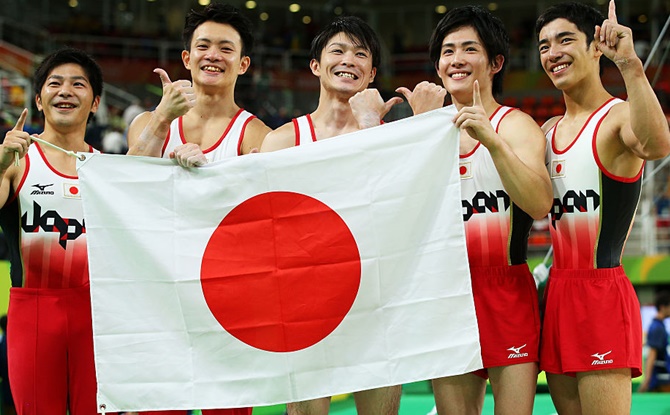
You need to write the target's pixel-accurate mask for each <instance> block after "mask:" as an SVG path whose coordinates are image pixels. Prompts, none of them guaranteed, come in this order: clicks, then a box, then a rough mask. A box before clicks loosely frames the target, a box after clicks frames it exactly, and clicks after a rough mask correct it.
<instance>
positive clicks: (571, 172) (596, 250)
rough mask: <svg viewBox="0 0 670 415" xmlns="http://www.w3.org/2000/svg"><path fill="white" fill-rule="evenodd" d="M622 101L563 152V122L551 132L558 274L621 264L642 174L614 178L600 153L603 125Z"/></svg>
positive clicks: (602, 111) (600, 112)
mask: <svg viewBox="0 0 670 415" xmlns="http://www.w3.org/2000/svg"><path fill="white" fill-rule="evenodd" d="M620 102H622V101H621V100H620V99H617V98H612V99H610V100H609V101H607V102H606V103H604V104H603V105H602V106H601V107H600V108H598V109H597V110H596V111H594V112H593V114H591V116H590V117H589V118H588V120H587V121H586V123H585V124H584V126H583V127H582V129H581V131H580V132H579V134H578V135H577V137H575V139H574V140H573V141H572V143H570V144H569V145H568V146H567V147H566V148H565V149H563V150H558V149H557V148H556V144H555V135H556V128H560V120H559V122H558V123H556V124H555V125H554V126H553V127H552V128H551V129H549V131H547V134H546V137H547V140H548V145H547V155H548V157H547V163H548V164H547V166H548V169H549V173H550V176H551V183H552V187H553V189H554V203H553V206H552V210H551V212H550V219H551V225H550V231H551V238H552V244H553V247H554V262H553V266H554V267H556V268H557V269H594V268H612V267H617V266H619V265H620V263H621V262H620V261H621V255H622V253H623V247H624V244H625V242H626V239H627V238H628V232H629V229H630V227H631V225H632V222H633V218H634V216H635V210H636V209H637V204H638V201H639V199H640V189H641V185H642V169H640V172H639V173H638V174H637V175H636V176H635V177H632V178H623V177H617V176H614V175H612V174H611V173H609V172H607V171H606V170H605V168H604V167H603V166H602V164H601V163H600V159H599V158H598V154H597V151H596V136H597V134H598V129H599V127H600V124H601V123H602V121H603V120H604V119H605V117H606V116H607V114H608V113H609V111H610V109H611V108H612V107H613V106H614V105H616V104H618V103H620ZM604 207H606V209H603V208H604Z"/></svg>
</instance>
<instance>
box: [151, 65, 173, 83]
mask: <svg viewBox="0 0 670 415" xmlns="http://www.w3.org/2000/svg"><path fill="white" fill-rule="evenodd" d="M154 73H157V74H158V76H159V77H160V78H161V84H162V85H163V86H165V85H169V84H171V83H172V81H170V77H169V76H168V74H167V72H165V70H164V69H161V68H156V69H154Z"/></svg>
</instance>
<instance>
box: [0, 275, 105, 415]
mask: <svg viewBox="0 0 670 415" xmlns="http://www.w3.org/2000/svg"><path fill="white" fill-rule="evenodd" d="M7 323H8V327H7V355H8V362H9V379H10V383H11V385H12V394H13V395H14V403H15V404H16V409H17V412H18V414H19V415H63V414H64V413H66V410H67V409H69V411H70V414H72V415H96V414H97V413H98V411H97V404H96V392H97V391H96V390H97V385H96V378H95V365H94V363H93V330H92V323H91V297H90V293H89V287H88V285H86V286H84V287H79V288H64V289H39V288H12V289H11V290H10V300H9V312H8V317H7Z"/></svg>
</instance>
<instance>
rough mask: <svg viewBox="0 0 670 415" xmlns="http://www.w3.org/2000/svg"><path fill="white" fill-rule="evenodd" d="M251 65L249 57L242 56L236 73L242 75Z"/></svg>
mask: <svg viewBox="0 0 670 415" xmlns="http://www.w3.org/2000/svg"><path fill="white" fill-rule="evenodd" d="M249 66H251V58H250V57H248V56H242V59H241V60H240V70H239V71H237V74H238V75H244V74H245V73H246V72H247V70H248V69H249Z"/></svg>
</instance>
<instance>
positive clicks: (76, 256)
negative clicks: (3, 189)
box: [2, 143, 99, 288]
mask: <svg viewBox="0 0 670 415" xmlns="http://www.w3.org/2000/svg"><path fill="white" fill-rule="evenodd" d="M90 151H91V152H96V153H99V152H98V151H97V150H94V149H93V148H90ZM25 163H26V168H25V173H24V176H23V178H22V181H21V183H20V184H19V186H18V189H17V191H16V193H15V194H14V196H12V197H11V198H10V199H9V200H8V201H7V204H6V205H5V206H4V207H3V208H2V215H6V214H8V215H19V216H20V225H19V228H18V229H16V217H17V216H14V218H13V219H12V218H11V217H9V218H6V219H7V220H6V221H4V220H3V225H5V224H8V225H10V224H11V223H14V224H15V225H13V227H12V226H8V229H7V231H9V232H8V235H7V236H8V243H9V244H10V245H13V246H12V247H10V257H11V258H10V261H11V267H12V270H11V275H12V285H13V286H15V287H31V288H74V287H80V286H83V285H85V284H87V283H88V258H87V251H86V225H85V223H84V213H83V207H82V203H81V194H80V188H79V178H78V177H77V176H69V175H65V174H63V173H61V172H59V171H57V170H56V169H55V168H54V167H53V166H51V164H49V162H48V160H47V159H46V157H45V156H44V153H43V152H42V150H41V148H40V146H39V144H38V143H34V144H33V145H31V146H30V148H29V149H28V154H27V155H26V158H25ZM12 228H14V229H12Z"/></svg>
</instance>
